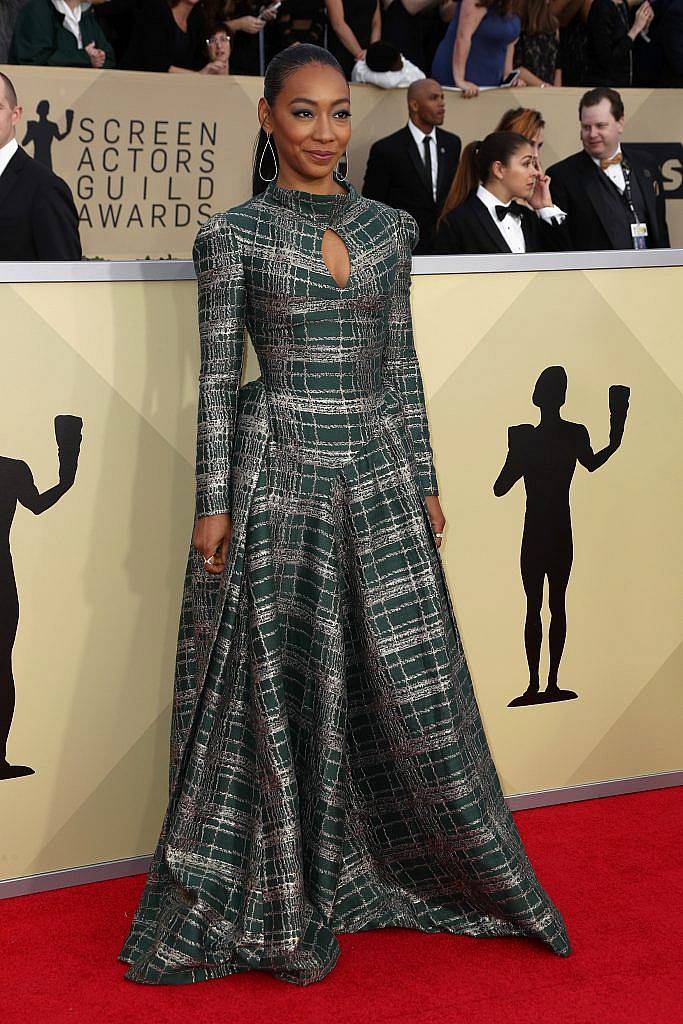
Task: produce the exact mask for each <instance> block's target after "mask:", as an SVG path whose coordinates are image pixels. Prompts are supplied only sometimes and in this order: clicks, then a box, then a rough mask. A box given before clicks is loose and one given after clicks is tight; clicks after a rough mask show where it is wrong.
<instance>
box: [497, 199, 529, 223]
mask: <svg viewBox="0 0 683 1024" xmlns="http://www.w3.org/2000/svg"><path fill="white" fill-rule="evenodd" d="M494 209H495V211H496V217H497V218H498V220H503V218H504V217H505V216H506V215H507V214H508V213H511V214H512V216H513V217H521V216H522V210H523V209H524V207H523V206H520V204H519V203H516V202H515V201H514V199H513V201H512V202H511V203H510V205H509V206H496V207H494Z"/></svg>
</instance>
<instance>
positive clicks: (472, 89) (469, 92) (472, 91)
mask: <svg viewBox="0 0 683 1024" xmlns="http://www.w3.org/2000/svg"><path fill="white" fill-rule="evenodd" d="M455 84H456V85H457V87H458V89H462V98H463V99H464V100H471V99H473V98H474V97H475V96H478V95H479V86H478V85H475V84H474V82H468V81H467V79H464V78H463V79H461V80H460V81H459V82H457V81H456V83H455Z"/></svg>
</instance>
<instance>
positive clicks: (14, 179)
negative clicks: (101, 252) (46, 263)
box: [0, 149, 82, 260]
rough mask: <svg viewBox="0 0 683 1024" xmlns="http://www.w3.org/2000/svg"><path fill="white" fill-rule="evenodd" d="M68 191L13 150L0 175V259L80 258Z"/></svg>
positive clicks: (78, 239) (79, 246) (37, 164)
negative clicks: (12, 154)
mask: <svg viewBox="0 0 683 1024" xmlns="http://www.w3.org/2000/svg"><path fill="white" fill-rule="evenodd" d="M81 255H82V254H81V240H80V238H79V235H78V214H77V212H76V207H75V206H74V201H73V197H72V195H71V189H70V188H69V186H68V185H67V184H66V182H65V181H62V179H61V178H58V177H57V175H56V174H53V173H52V171H49V170H48V169H47V167H43V165H42V164H39V163H38V162H37V161H36V160H32V159H31V157H30V156H27V154H26V153H25V152H24V151H23V149H18V150H17V151H16V153H15V154H14V156H13V157H12V159H11V160H10V162H9V163H8V164H7V167H6V168H5V170H4V171H3V173H2V174H1V175H0V260H80V258H81Z"/></svg>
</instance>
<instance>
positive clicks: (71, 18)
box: [52, 0, 92, 50]
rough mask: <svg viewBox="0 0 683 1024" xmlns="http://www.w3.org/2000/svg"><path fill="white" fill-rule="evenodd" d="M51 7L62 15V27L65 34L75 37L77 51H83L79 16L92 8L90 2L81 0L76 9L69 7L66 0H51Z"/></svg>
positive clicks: (89, 0)
mask: <svg viewBox="0 0 683 1024" xmlns="http://www.w3.org/2000/svg"><path fill="white" fill-rule="evenodd" d="M52 6H53V7H54V9H55V10H56V11H58V13H59V14H63V15H64V21H63V23H62V24H63V26H64V28H65V29H66V30H67V32H71V34H72V35H73V36H75V37H76V42H77V43H78V49H79V50H82V49H83V37H82V36H81V15H82V14H84V13H85V11H87V10H88V8H89V7H91V6H92V4H91V0H83V2H82V3H80V4H79V5H78V7H76V8H73V9H72V8H71V7H69V5H68V3H67V2H66V0H52Z"/></svg>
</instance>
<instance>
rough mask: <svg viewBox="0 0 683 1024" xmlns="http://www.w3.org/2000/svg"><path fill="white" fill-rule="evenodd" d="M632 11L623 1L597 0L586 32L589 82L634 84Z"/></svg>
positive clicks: (598, 83) (594, 83)
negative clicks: (631, 34)
mask: <svg viewBox="0 0 683 1024" xmlns="http://www.w3.org/2000/svg"><path fill="white" fill-rule="evenodd" d="M630 28H631V22H630V17H629V11H628V7H627V5H626V4H625V3H624V2H623V0H622V2H621V3H618V4H615V3H613V0H593V3H592V5H591V9H590V12H589V14H588V20H587V21H586V32H587V35H588V45H587V50H586V63H587V68H586V85H607V86H611V87H612V88H614V89H619V88H622V87H623V86H628V85H632V84H633V42H632V40H631V38H630V37H629V35H628V32H629V30H630Z"/></svg>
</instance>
